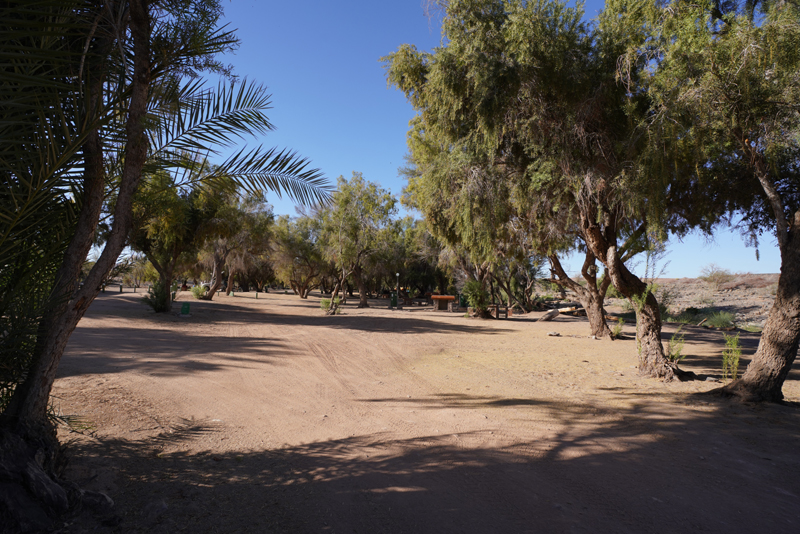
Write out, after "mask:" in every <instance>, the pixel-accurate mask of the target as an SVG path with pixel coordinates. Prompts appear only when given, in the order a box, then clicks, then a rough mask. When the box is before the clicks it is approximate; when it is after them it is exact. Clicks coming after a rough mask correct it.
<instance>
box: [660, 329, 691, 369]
mask: <svg viewBox="0 0 800 534" xmlns="http://www.w3.org/2000/svg"><path fill="white" fill-rule="evenodd" d="M682 328H683V326H680V327H678V329H677V330H676V331H675V333H674V334H672V337H671V338H670V340H669V342H668V343H667V348H666V350H665V351H664V357H665V358H666V359H667V360H668V361H670V362H672V363H678V362H680V361H681V360H682V359H684V358H685V357H686V355H685V354H682V352H683V344H684V334H682V333H681V329H682Z"/></svg>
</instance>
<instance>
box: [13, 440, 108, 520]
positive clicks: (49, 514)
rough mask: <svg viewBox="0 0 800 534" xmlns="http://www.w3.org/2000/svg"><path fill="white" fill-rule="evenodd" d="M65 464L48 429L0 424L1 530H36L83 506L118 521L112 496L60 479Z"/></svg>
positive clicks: (59, 448) (103, 518)
mask: <svg viewBox="0 0 800 534" xmlns="http://www.w3.org/2000/svg"><path fill="white" fill-rule="evenodd" d="M65 467H66V461H65V455H64V450H63V448H62V447H61V446H60V445H59V443H58V441H57V439H56V438H55V433H54V431H53V429H33V428H12V427H2V428H0V521H1V522H2V524H3V531H4V532H40V531H48V530H52V529H54V528H57V527H58V525H59V522H61V521H63V520H64V519H65V518H67V517H69V516H74V515H77V514H79V513H80V512H81V511H82V510H83V509H84V508H89V509H91V510H92V511H94V512H95V513H96V514H97V515H98V519H99V520H101V521H103V522H104V523H106V524H109V523H113V522H114V521H116V522H117V523H118V522H119V521H118V517H117V516H115V515H114V513H113V507H114V501H112V500H111V498H110V497H108V496H107V495H105V494H102V493H97V492H92V491H85V490H82V489H80V488H79V487H78V486H77V485H75V484H73V483H71V482H68V481H65V480H62V479H60V478H59V477H60V475H61V474H62V473H63V470H64V468H65Z"/></svg>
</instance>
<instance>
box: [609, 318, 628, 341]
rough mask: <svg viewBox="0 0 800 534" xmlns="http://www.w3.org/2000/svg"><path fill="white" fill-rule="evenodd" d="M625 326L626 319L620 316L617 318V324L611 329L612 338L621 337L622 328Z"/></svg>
mask: <svg viewBox="0 0 800 534" xmlns="http://www.w3.org/2000/svg"><path fill="white" fill-rule="evenodd" d="M624 326H625V319H623V318H622V317H620V318H619V319H618V320H617V324H615V325H614V328H612V329H611V339H619V338H620V336H621V335H622V328H623V327H624Z"/></svg>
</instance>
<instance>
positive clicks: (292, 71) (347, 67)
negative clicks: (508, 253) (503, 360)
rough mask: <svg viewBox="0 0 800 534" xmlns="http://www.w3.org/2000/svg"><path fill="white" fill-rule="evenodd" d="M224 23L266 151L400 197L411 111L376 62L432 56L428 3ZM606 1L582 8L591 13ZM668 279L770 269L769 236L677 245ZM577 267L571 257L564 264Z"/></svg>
mask: <svg viewBox="0 0 800 534" xmlns="http://www.w3.org/2000/svg"><path fill="white" fill-rule="evenodd" d="M223 5H224V8H225V19H226V21H227V22H228V23H229V24H230V27H231V28H234V29H236V30H237V32H236V33H237V35H238V36H239V38H240V40H241V46H240V48H239V49H238V50H237V51H236V53H235V54H232V55H228V56H226V57H225V60H226V61H227V62H229V63H231V64H232V65H233V66H234V70H235V72H236V74H237V75H239V76H240V77H242V78H245V77H246V78H248V79H249V80H252V81H257V82H259V83H263V84H265V85H267V86H268V88H269V92H270V93H271V94H272V102H273V109H272V110H270V113H269V116H270V119H271V120H272V122H273V123H274V124H275V125H276V127H277V131H275V132H273V133H271V134H270V135H268V136H266V138H264V139H260V140H258V141H257V143H263V144H264V145H265V146H278V147H282V148H283V147H290V148H292V149H294V150H296V151H297V152H298V153H299V154H301V155H303V156H305V157H307V158H309V159H311V160H312V163H313V165H314V166H315V167H318V168H320V169H321V170H322V171H323V172H324V173H325V175H326V176H327V177H328V178H329V179H330V180H331V182H332V183H335V181H336V178H337V177H338V176H340V175H343V176H345V177H348V178H349V177H350V176H351V174H352V172H353V171H359V172H362V173H363V174H364V178H365V179H367V180H370V181H373V182H378V183H380V184H381V185H382V186H383V187H384V188H385V189H388V190H390V191H391V192H392V193H395V194H398V195H399V194H400V192H401V191H402V189H403V186H404V185H405V182H404V180H403V179H402V178H401V177H399V176H398V173H397V168H398V167H400V166H401V165H402V164H403V156H404V155H405V154H406V152H407V148H406V138H405V136H406V131H407V130H408V121H409V120H410V119H411V118H412V117H413V115H414V112H413V110H412V108H411V106H410V105H409V104H408V103H407V102H406V100H405V97H404V96H403V94H402V93H400V92H399V91H396V90H394V89H391V88H388V87H387V85H386V78H385V76H384V70H383V66H382V64H381V62H380V58H381V57H382V56H385V55H387V54H389V53H391V52H393V51H394V50H396V49H397V47H398V46H400V45H401V44H403V43H410V44H414V45H416V46H417V48H419V49H423V50H430V49H432V48H433V47H435V46H438V45H439V44H440V42H441V37H440V32H439V26H438V24H437V22H436V20H433V19H429V18H428V17H426V16H425V12H424V0H393V1H375V0H337V1H331V0H293V1H282V2H273V1H265V0H232V1H231V2H224V3H223ZM602 5H603V2H602V1H597V0H594V1H590V2H587V3H586V6H585V10H586V12H587V15H589V16H593V15H594V14H595V13H596V12H597V10H598V9H601V8H602ZM269 200H270V202H271V203H272V204H273V205H274V206H275V212H276V213H279V214H282V213H288V214H294V213H295V212H294V205H293V204H292V203H291V202H290V201H288V200H287V199H286V198H284V199H283V200H280V199H278V198H277V196H275V195H274V194H273V195H270V197H269ZM668 250H669V254H668V255H667V257H666V258H665V259H664V260H663V263H666V262H669V264H668V265H667V266H666V270H665V272H664V276H670V277H676V278H677V277H693V276H697V275H698V274H700V271H701V269H702V268H703V267H704V266H706V265H708V264H710V263H715V264H718V265H720V266H722V267H724V268H727V269H730V270H731V271H733V272H754V273H755V272H758V273H776V272H778V271H779V268H780V257H779V254H778V251H777V245H776V241H775V239H774V237H772V236H764V238H763V239H762V244H761V249H760V252H761V260H760V261H758V262H757V261H756V258H755V251H754V250H753V249H752V248H746V247H745V246H744V243H743V241H742V239H741V238H740V237H739V235H738V234H736V233H729V232H720V233H719V234H718V235H717V236H716V244H713V243H712V244H706V242H705V239H704V238H703V237H700V236H689V237H688V238H686V239H684V242H683V243H678V242H677V241H675V240H673V241H671V242H670V243H669V245H668ZM567 263H568V264H569V265H570V267H571V268H572V269H573V270H574V269H578V268H580V262H579V261H577V260H568V261H567Z"/></svg>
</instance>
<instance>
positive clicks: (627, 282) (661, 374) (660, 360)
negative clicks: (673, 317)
mask: <svg viewBox="0 0 800 534" xmlns="http://www.w3.org/2000/svg"><path fill="white" fill-rule="evenodd" d="M608 257H609V262H610V263H611V264H612V265H614V267H613V268H612V267H611V266H608V267H609V274H610V275H611V281H612V283H613V284H614V287H615V288H616V289H617V291H619V292H620V293H622V295H624V296H625V297H626V298H627V299H629V300H631V301H632V302H633V303H634V310H635V311H636V345H637V349H638V351H639V374H641V375H644V376H649V377H653V378H663V379H665V380H672V379H673V378H676V376H677V375H678V373H677V372H676V371H677V366H676V365H675V364H674V363H672V362H670V361H668V360H667V358H666V357H665V355H664V346H663V345H662V344H661V310H660V309H659V308H658V301H657V300H656V297H655V295H653V293H652V292H651V291H649V288H648V287H647V284H645V283H644V282H643V281H642V280H640V279H639V277H637V276H636V275H634V274H633V273H631V272H630V271H629V270H628V268H627V267H625V265H624V264H622V262H620V261H618V260H617V258H616V248H613V250H611V251H609V256H608Z"/></svg>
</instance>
